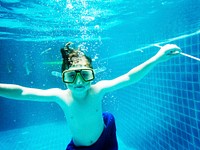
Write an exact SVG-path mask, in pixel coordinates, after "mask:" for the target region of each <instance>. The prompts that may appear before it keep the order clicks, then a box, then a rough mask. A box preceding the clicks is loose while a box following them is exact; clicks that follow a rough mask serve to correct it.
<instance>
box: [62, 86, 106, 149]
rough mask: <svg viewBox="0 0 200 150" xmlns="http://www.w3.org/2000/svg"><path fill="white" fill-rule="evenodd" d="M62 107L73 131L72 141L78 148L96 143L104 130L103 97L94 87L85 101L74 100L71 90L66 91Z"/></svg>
mask: <svg viewBox="0 0 200 150" xmlns="http://www.w3.org/2000/svg"><path fill="white" fill-rule="evenodd" d="M64 92H65V94H63V96H62V101H63V103H62V104H61V105H60V106H61V107H62V109H63V111H64V113H65V116H66V119H67V123H68V125H69V128H70V130H71V134H72V139H73V141H74V144H75V145H77V146H89V145H92V144H93V143H95V142H96V141H97V140H98V138H99V137H100V135H101V133H102V132H103V129H104V122H103V118H102V96H101V94H99V93H98V92H95V89H94V87H91V89H90V90H89V91H88V95H87V97H86V98H85V99H84V100H81V101H80V100H74V99H73V97H72V96H71V94H70V91H69V90H65V91H64Z"/></svg>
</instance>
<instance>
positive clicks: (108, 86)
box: [0, 42, 181, 150]
mask: <svg viewBox="0 0 200 150" xmlns="http://www.w3.org/2000/svg"><path fill="white" fill-rule="evenodd" d="M70 44H71V43H70V42H69V43H67V44H66V45H65V47H64V48H62V49H61V53H62V57H63V64H62V79H63V82H65V83H66V85H67V87H68V89H67V90H61V89H57V88H54V89H48V90H41V89H35V88H27V87H22V86H19V85H14V84H0V96H3V97H7V98H11V99H16V100H31V101H41V102H56V103H58V104H59V106H60V107H61V108H62V109H63V111H64V114H65V115H66V118H67V122H68V124H69V128H70V131H71V135H72V140H71V142H70V143H69V144H68V146H67V150H117V149H118V145H117V139H116V127H115V120H114V117H113V116H112V114H109V113H103V112H102V98H103V96H104V94H105V93H107V92H112V91H114V90H117V89H120V88H122V87H125V86H128V85H131V84H133V83H135V82H137V81H139V80H140V79H141V78H143V77H144V76H145V75H146V74H147V73H148V72H149V71H150V70H151V69H152V68H153V67H154V66H155V65H156V64H158V63H160V62H163V61H167V60H168V59H170V58H172V57H173V56H175V55H177V54H179V53H180V51H181V49H180V48H179V47H177V46H176V45H173V44H167V45H165V46H163V47H161V49H160V50H159V52H158V53H157V54H156V55H155V56H153V57H152V58H150V59H149V60H147V61H146V62H144V63H142V64H141V65H139V66H137V67H135V68H133V69H131V70H130V71H129V72H128V73H126V74H124V75H122V76H119V77H117V78H115V79H113V80H103V81H100V82H98V83H96V84H94V85H91V81H92V80H93V79H94V72H93V69H92V64H91V59H90V58H89V57H87V56H86V55H85V54H84V53H83V52H81V51H80V50H75V49H72V48H70Z"/></svg>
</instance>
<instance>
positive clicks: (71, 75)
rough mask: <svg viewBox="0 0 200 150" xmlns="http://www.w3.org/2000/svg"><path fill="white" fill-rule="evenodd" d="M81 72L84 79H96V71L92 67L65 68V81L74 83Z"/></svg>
mask: <svg viewBox="0 0 200 150" xmlns="http://www.w3.org/2000/svg"><path fill="white" fill-rule="evenodd" d="M78 73H79V74H80V75H81V77H82V78H83V80H84V81H86V82H87V81H91V80H93V79H94V72H93V70H92V69H80V70H65V71H64V72H63V73H62V78H63V82H65V83H73V82H74V81H75V79H76V76H77V74H78Z"/></svg>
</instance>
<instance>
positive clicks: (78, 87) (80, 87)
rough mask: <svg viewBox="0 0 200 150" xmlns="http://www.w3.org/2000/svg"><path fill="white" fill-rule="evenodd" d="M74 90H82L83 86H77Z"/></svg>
mask: <svg viewBox="0 0 200 150" xmlns="http://www.w3.org/2000/svg"><path fill="white" fill-rule="evenodd" d="M75 88H76V89H82V88H84V86H83V85H79V86H75Z"/></svg>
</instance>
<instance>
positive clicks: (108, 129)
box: [66, 113, 118, 150]
mask: <svg viewBox="0 0 200 150" xmlns="http://www.w3.org/2000/svg"><path fill="white" fill-rule="evenodd" d="M103 119H104V124H105V128H104V130H103V132H102V134H101V136H100V137H99V139H98V140H97V141H96V142H95V143H94V144H92V145H90V146H75V145H74V142H73V140H71V142H70V143H69V144H68V146H67V149H66V150H118V144H117V137H116V126H115V119H114V116H113V115H112V114H110V113H103Z"/></svg>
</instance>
